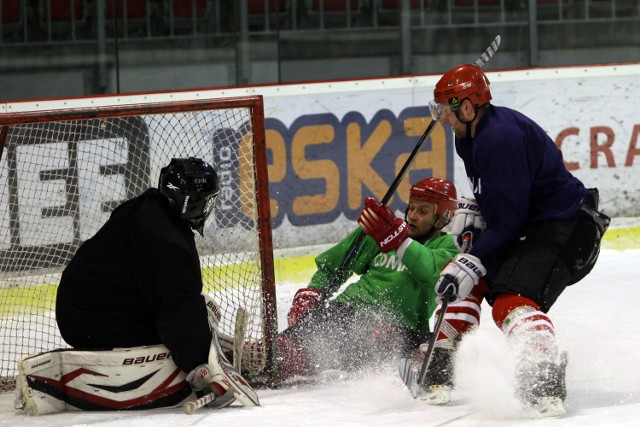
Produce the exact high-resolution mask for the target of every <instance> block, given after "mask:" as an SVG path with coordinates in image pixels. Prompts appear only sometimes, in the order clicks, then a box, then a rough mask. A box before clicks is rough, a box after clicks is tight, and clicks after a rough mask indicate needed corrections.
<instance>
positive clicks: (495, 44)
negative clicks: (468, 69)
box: [475, 34, 502, 68]
mask: <svg viewBox="0 0 640 427" xmlns="http://www.w3.org/2000/svg"><path fill="white" fill-rule="evenodd" d="M501 41H502V38H501V37H500V34H498V35H497V36H496V38H494V39H493V41H492V42H491V44H490V45H489V47H488V48H487V49H486V50H485V51H484V52H482V55H480V58H478V59H477V60H476V62H475V64H476V65H477V66H478V68H482V67H483V66H484V64H486V63H487V62H489V60H490V59H491V58H492V57H493V55H495V53H496V52H497V51H498V49H499V48H500V42H501Z"/></svg>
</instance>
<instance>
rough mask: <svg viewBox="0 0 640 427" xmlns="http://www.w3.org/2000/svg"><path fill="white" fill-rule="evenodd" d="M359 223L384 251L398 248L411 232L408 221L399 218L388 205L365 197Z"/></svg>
mask: <svg viewBox="0 0 640 427" xmlns="http://www.w3.org/2000/svg"><path fill="white" fill-rule="evenodd" d="M358 224H360V227H362V229H363V230H364V232H365V233H367V234H368V235H369V236H371V237H372V238H373V240H375V241H376V243H377V244H378V247H379V248H380V250H381V251H382V252H389V251H392V250H394V249H397V248H398V246H400V245H401V244H402V242H404V240H405V239H406V238H407V235H408V234H409V228H408V227H407V223H405V222H404V221H403V220H402V219H400V218H398V217H397V216H396V215H395V214H394V213H393V211H392V210H391V209H390V208H389V207H388V206H382V205H381V204H380V203H378V202H376V201H375V199H372V198H371V197H367V198H366V199H364V209H363V210H362V213H361V214H360V217H359V218H358Z"/></svg>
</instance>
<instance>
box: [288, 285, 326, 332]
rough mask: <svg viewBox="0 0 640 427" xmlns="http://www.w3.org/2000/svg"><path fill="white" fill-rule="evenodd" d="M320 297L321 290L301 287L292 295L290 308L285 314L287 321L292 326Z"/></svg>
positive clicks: (314, 306) (312, 307) (302, 317)
mask: <svg viewBox="0 0 640 427" xmlns="http://www.w3.org/2000/svg"><path fill="white" fill-rule="evenodd" d="M321 298H322V291H321V290H320V289H315V288H302V289H298V292H296V294H295V295H294V297H293V302H292V303H291V308H290V309H289V313H288V314H287V323H288V324H289V326H293V325H295V324H296V323H298V322H299V321H300V320H302V319H304V318H305V317H306V316H307V314H309V312H310V311H311V310H313V309H314V308H316V306H317V305H318V302H319V301H320V299H321Z"/></svg>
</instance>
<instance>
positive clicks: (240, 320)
mask: <svg viewBox="0 0 640 427" xmlns="http://www.w3.org/2000/svg"><path fill="white" fill-rule="evenodd" d="M246 332H247V312H246V310H245V309H244V308H242V307H240V308H238V310H237V311H236V324H235V329H234V332H233V367H234V368H236V370H237V371H238V372H241V371H240V369H241V367H242V349H243V347H244V339H245V335H246ZM217 399H218V404H216V405H214V406H211V407H212V408H214V409H218V408H224V407H225V406H228V405H230V404H231V403H233V401H234V400H235V397H234V395H233V390H232V389H229V390H227V392H226V393H225V394H224V395H222V396H220V397H218V398H217ZM215 400H216V394H215V393H213V392H211V393H207V394H205V395H204V396H202V397H199V398H198V399H194V400H190V401H188V402H185V404H184V405H183V407H182V408H183V410H184V413H185V414H187V415H192V414H194V413H195V412H196V411H197V410H198V409H200V408H202V407H203V406H206V405H208V404H209V403H211V402H213V401H215Z"/></svg>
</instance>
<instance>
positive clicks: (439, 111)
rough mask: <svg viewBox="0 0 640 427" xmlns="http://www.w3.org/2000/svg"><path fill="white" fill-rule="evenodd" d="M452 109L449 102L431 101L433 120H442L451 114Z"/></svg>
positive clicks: (430, 107) (430, 109) (430, 110)
mask: <svg viewBox="0 0 640 427" xmlns="http://www.w3.org/2000/svg"><path fill="white" fill-rule="evenodd" d="M452 111H453V110H452V109H451V107H450V106H449V105H448V104H442V103H437V102H436V101H430V102H429V112H430V113H431V118H433V120H442V117H444V116H446V115H448V114H451V112H452Z"/></svg>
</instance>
